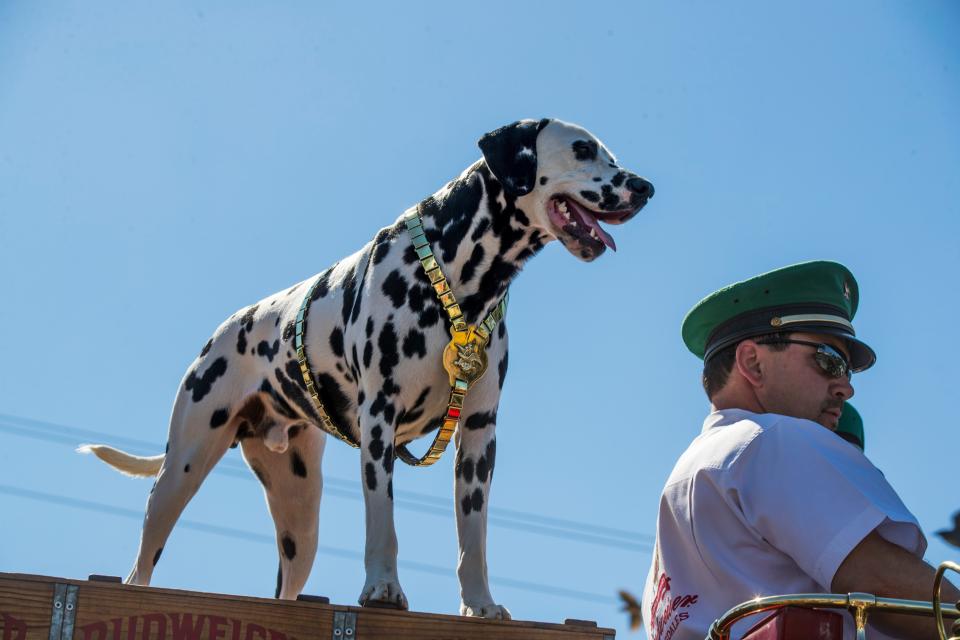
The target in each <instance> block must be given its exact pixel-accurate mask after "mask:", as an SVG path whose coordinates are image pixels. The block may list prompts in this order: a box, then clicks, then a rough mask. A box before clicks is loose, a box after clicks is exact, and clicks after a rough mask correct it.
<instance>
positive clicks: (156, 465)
mask: <svg viewBox="0 0 960 640" xmlns="http://www.w3.org/2000/svg"><path fill="white" fill-rule="evenodd" d="M77 452H78V453H92V454H93V455H95V456H97V457H98V458H100V459H101V460H103V461H104V462H106V463H107V464H108V465H110V466H111V467H113V468H114V469H117V470H118V471H119V472H120V473H123V474H125V475H128V476H134V477H137V478H149V477H151V476H155V475H157V474H158V473H160V467H162V466H163V459H164V458H165V457H166V456H165V455H163V454H161V455H159V456H134V455H130V454H129V453H127V452H125V451H120V450H119V449H114V448H113V447H108V446H107V445H105V444H83V445H80V446H79V447H77Z"/></svg>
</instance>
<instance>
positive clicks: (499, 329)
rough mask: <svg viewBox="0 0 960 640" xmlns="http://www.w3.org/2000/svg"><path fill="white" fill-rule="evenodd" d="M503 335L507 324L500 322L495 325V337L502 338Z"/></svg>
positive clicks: (505, 332) (505, 333)
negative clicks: (498, 324)
mask: <svg viewBox="0 0 960 640" xmlns="http://www.w3.org/2000/svg"><path fill="white" fill-rule="evenodd" d="M505 335H507V325H506V324H505V323H503V322H501V323H500V326H498V327H497V338H498V339H500V340H503V336H505Z"/></svg>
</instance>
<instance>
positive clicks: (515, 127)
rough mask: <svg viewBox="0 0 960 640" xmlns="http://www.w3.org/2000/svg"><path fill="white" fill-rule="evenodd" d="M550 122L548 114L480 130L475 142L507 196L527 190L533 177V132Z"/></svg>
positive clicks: (534, 160)
mask: <svg viewBox="0 0 960 640" xmlns="http://www.w3.org/2000/svg"><path fill="white" fill-rule="evenodd" d="M548 124H550V119H549V118H544V119H543V120H540V121H539V122H538V121H537V120H518V121H517V122H514V123H513V124H508V125H507V126H505V127H500V128H499V129H497V130H496V131H491V132H490V133H487V134H484V136H483V137H482V138H480V140H478V141H477V145H478V146H479V147H480V150H481V151H483V159H484V161H485V162H486V163H487V166H488V167H490V171H492V172H493V175H494V176H495V177H496V178H497V180H499V181H500V182H501V183H502V184H503V190H504V191H505V192H506V193H507V194H508V195H511V196H524V195H526V194H528V193H530V192H531V191H532V190H533V187H534V184H533V183H534V181H535V180H536V179H537V134H539V133H540V130H541V129H543V128H544V127H545V126H547V125H548Z"/></svg>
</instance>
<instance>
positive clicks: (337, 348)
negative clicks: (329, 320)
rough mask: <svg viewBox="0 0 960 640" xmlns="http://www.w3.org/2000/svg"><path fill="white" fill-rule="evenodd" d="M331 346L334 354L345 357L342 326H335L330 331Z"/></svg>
mask: <svg viewBox="0 0 960 640" xmlns="http://www.w3.org/2000/svg"><path fill="white" fill-rule="evenodd" d="M330 348H331V349H332V350H333V355H335V356H337V357H338V358H342V357H343V330H342V329H340V327H334V329H333V331H331V332H330Z"/></svg>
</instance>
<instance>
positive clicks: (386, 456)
mask: <svg viewBox="0 0 960 640" xmlns="http://www.w3.org/2000/svg"><path fill="white" fill-rule="evenodd" d="M396 457H397V456H396V454H395V452H394V450H393V445H392V444H388V445H387V448H386V449H385V450H384V452H383V470H384V471H386V472H387V476H389V475H390V474H391V473H393V461H394V460H395V459H396Z"/></svg>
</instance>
